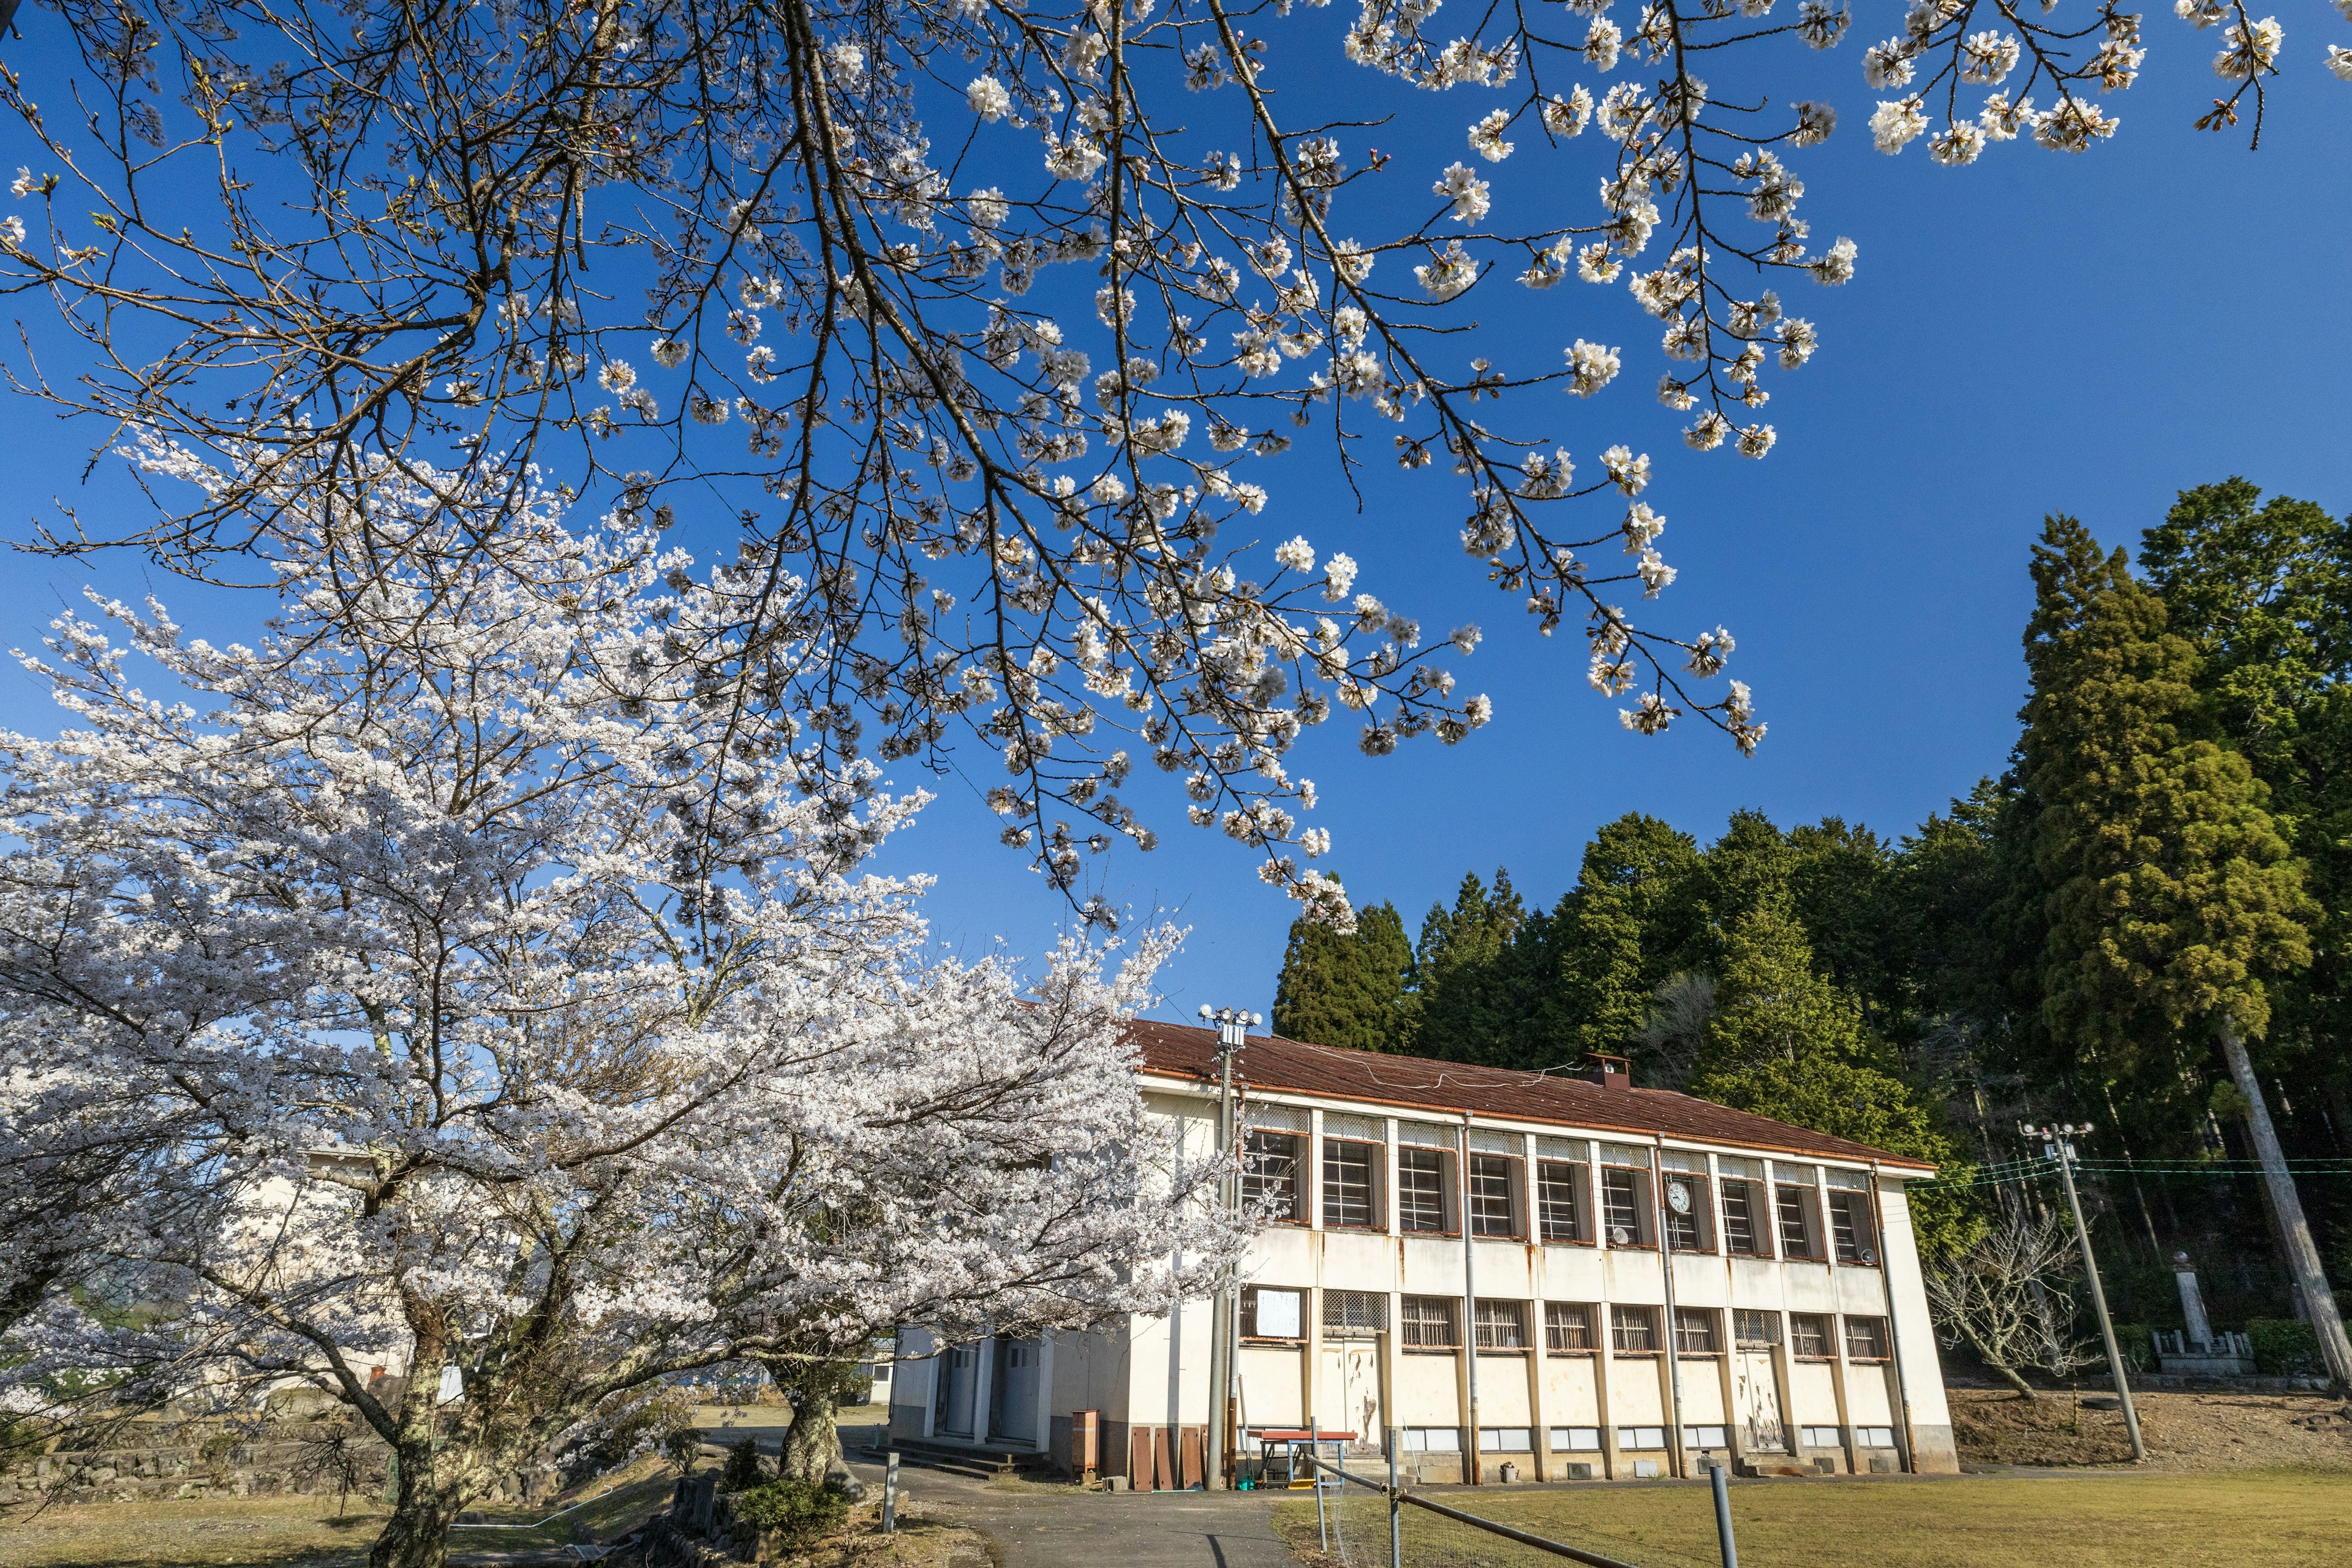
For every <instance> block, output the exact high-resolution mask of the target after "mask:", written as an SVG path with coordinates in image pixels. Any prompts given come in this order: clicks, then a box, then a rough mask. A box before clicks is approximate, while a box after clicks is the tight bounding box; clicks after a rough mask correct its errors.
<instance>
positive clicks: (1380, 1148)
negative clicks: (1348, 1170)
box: [1316, 1138, 1389, 1231]
mask: <svg viewBox="0 0 2352 1568" xmlns="http://www.w3.org/2000/svg"><path fill="white" fill-rule="evenodd" d="M1388 1147H1389V1146H1388V1145H1387V1144H1386V1143H1374V1142H1370V1141H1369V1140H1366V1139H1362V1138H1326V1139H1324V1140H1323V1150H1322V1157H1321V1158H1320V1159H1318V1161H1317V1162H1316V1169H1317V1170H1318V1172H1319V1173H1321V1175H1322V1180H1321V1181H1319V1182H1318V1183H1317V1184H1316V1185H1317V1187H1318V1189H1319V1190H1318V1193H1317V1194H1316V1196H1317V1199H1318V1204H1319V1206H1320V1208H1321V1212H1322V1215H1323V1228H1324V1229H1325V1230H1363V1231H1385V1230H1387V1229H1388V1227H1389V1226H1388V1210H1387V1205H1385V1204H1384V1203H1383V1202H1382V1199H1384V1198H1385V1197H1386V1196H1387V1193H1386V1192H1385V1190H1384V1189H1385V1187H1386V1185H1387V1182H1388V1163H1389V1159H1388ZM1342 1149H1349V1150H1360V1151H1362V1152H1363V1159H1364V1212H1365V1215H1366V1217H1365V1219H1364V1220H1363V1221H1362V1223H1360V1224H1359V1223H1356V1222H1354V1221H1350V1220H1346V1219H1335V1218H1333V1217H1332V1205H1334V1204H1344V1203H1345V1202H1347V1199H1346V1197H1345V1196H1344V1194H1345V1192H1346V1191H1347V1189H1348V1187H1349V1185H1351V1184H1350V1183H1348V1182H1344V1181H1341V1180H1339V1179H1337V1178H1335V1177H1334V1175H1333V1173H1332V1171H1331V1157H1332V1156H1333V1155H1334V1154H1336V1153H1338V1152H1339V1151H1341V1150H1342Z"/></svg>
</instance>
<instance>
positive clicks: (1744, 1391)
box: [1731, 1351, 1790, 1454]
mask: <svg viewBox="0 0 2352 1568" xmlns="http://www.w3.org/2000/svg"><path fill="white" fill-rule="evenodd" d="M1731 1405H1732V1410H1733V1418H1734V1419H1735V1420H1737V1421H1738V1423H1739V1446H1740V1447H1742V1448H1744V1449H1747V1450H1748V1451H1749V1452H1751V1453H1755V1452H1764V1453H1778V1454H1785V1453H1787V1452H1789V1451H1790V1450H1789V1433H1788V1428H1787V1427H1786V1426H1783V1425H1782V1423H1781V1420H1780V1373H1779V1372H1778V1370H1777V1369H1775V1367H1774V1366H1773V1364H1772V1352H1769V1351H1740V1352H1738V1353H1737V1354H1735V1355H1734V1356H1733V1357H1732V1358H1731Z"/></svg>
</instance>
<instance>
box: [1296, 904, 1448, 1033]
mask: <svg viewBox="0 0 2352 1568" xmlns="http://www.w3.org/2000/svg"><path fill="white" fill-rule="evenodd" d="M1411 987H1412V944H1411V943H1409V942H1406V941H1405V935H1404V921H1403V920H1402V918H1401V917H1400V916H1399V915H1398V914H1397V911H1396V906H1395V905H1393V904H1375V905H1371V906H1369V907H1367V908H1366V909H1364V910H1360V911H1359V912H1358V914H1357V916H1356V930H1355V931H1354V933H1353V934H1351V935H1342V934H1341V933H1339V932H1338V931H1333V930H1332V929H1331V928H1330V927H1329V926H1327V925H1318V924H1317V923H1316V922H1314V921H1309V920H1307V919H1306V918H1305V917H1304V916H1302V917H1300V918H1299V919H1297V920H1295V921H1291V923H1290V942H1289V945H1288V946H1287V947H1286V949H1285V950H1284V952H1283V955H1282V974H1281V977H1280V978H1279V979H1278V980H1277V981H1276V983H1275V989H1274V1032H1275V1033H1276V1034H1277V1035H1284V1036H1287V1037H1289V1038H1291V1039H1294V1040H1313V1041H1315V1042H1316V1043H1317V1044H1318V1045H1326V1046H1344V1047H1349V1049H1352V1050H1360V1051H1404V1050H1411V1049H1412V1038H1413V1025H1414V1021H1415V1016H1416V1014H1417V1011H1418V1004H1419V997H1418V995H1417V994H1415V993H1414V992H1413V991H1412V988H1411Z"/></svg>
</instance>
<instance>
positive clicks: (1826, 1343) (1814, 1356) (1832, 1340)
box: [1789, 1312, 1838, 1361]
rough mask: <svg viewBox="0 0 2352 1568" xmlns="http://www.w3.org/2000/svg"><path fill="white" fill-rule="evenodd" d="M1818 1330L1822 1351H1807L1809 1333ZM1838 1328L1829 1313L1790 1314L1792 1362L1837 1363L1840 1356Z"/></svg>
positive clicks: (1790, 1357)
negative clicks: (1806, 1343)
mask: <svg viewBox="0 0 2352 1568" xmlns="http://www.w3.org/2000/svg"><path fill="white" fill-rule="evenodd" d="M1814 1329H1818V1335H1817V1337H1818V1338H1819V1339H1820V1342H1821V1347H1822V1348H1821V1349H1819V1350H1807V1349H1805V1348H1804V1347H1805V1342H1806V1340H1807V1338H1808V1331H1809V1330H1814ZM1837 1348H1838V1326H1837V1321H1836V1319H1835V1318H1834V1317H1833V1316H1832V1314H1830V1313H1828V1312H1791V1313H1790V1314H1789V1359H1790V1360H1791V1361H1835V1360H1837V1354H1838V1350H1837Z"/></svg>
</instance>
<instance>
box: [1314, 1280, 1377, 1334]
mask: <svg viewBox="0 0 2352 1568" xmlns="http://www.w3.org/2000/svg"><path fill="white" fill-rule="evenodd" d="M1388 1326H1389V1299H1388V1296H1387V1294H1386V1293H1385V1292H1382V1291H1379V1290H1326V1291H1324V1292H1323V1337H1324V1338H1325V1339H1327V1340H1355V1339H1370V1338H1371V1337H1372V1336H1373V1335H1375V1334H1379V1333H1382V1332H1384V1331H1386V1330H1387V1328H1388Z"/></svg>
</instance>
